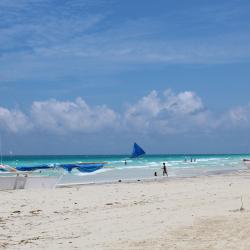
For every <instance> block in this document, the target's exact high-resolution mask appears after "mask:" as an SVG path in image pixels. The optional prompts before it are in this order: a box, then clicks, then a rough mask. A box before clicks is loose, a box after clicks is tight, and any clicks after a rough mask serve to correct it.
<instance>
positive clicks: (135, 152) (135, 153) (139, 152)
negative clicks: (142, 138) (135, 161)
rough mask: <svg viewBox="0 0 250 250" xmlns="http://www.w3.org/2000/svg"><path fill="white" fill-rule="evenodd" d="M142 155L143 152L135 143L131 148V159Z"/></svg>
mask: <svg viewBox="0 0 250 250" xmlns="http://www.w3.org/2000/svg"><path fill="white" fill-rule="evenodd" d="M144 154H145V151H144V150H143V149H142V148H141V147H140V146H139V145H138V144H137V143H134V148H133V152H132V155H131V158H136V157H138V156H140V155H144Z"/></svg>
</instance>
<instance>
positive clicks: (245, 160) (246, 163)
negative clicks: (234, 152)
mask: <svg viewBox="0 0 250 250" xmlns="http://www.w3.org/2000/svg"><path fill="white" fill-rule="evenodd" d="M243 163H244V164H245V165H246V166H247V167H248V168H249V169H250V159H243Z"/></svg>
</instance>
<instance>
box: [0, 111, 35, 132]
mask: <svg viewBox="0 0 250 250" xmlns="http://www.w3.org/2000/svg"><path fill="white" fill-rule="evenodd" d="M0 128H2V129H5V130H7V131H9V132H14V133H17V132H26V131H27V130H30V129H31V128H32V124H31V123H30V121H29V119H28V117H27V116H26V115H25V114H24V113H22V112H21V111H18V110H9V109H6V108H3V107H0Z"/></svg>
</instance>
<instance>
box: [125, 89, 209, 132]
mask: <svg viewBox="0 0 250 250" xmlns="http://www.w3.org/2000/svg"><path fill="white" fill-rule="evenodd" d="M208 114H209V113H208V112H207V111H205V110H204V109H203V103H202V100H201V98H200V97H199V96H197V95H196V94H195V93H194V92H191V91H185V92H181V93H178V94H175V93H173V92H172V91H171V90H167V91H165V92H164V93H163V94H162V95H159V94H158V92H157V91H155V90H154V91H152V92H151V93H150V94H149V95H148V96H145V97H143V98H142V99H141V100H139V101H138V102H137V103H136V104H135V105H133V106H130V107H129V108H128V110H127V111H126V113H125V122H126V123H127V124H128V126H132V127H135V128H136V129H138V130H139V131H144V130H145V129H146V130H153V131H156V132H160V133H178V132H183V131H186V130H188V129H190V128H191V127H197V126H203V125H204V124H206V123H207V118H208Z"/></svg>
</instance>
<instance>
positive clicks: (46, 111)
mask: <svg viewBox="0 0 250 250" xmlns="http://www.w3.org/2000/svg"><path fill="white" fill-rule="evenodd" d="M249 127H250V104H248V105H246V106H239V107H236V108H232V109H230V110H228V111H225V112H224V113H222V114H221V115H216V114H214V113H213V112H211V111H209V110H207V109H205V108H204V105H203V102H202V99H201V98H200V97H199V96H198V95H197V94H196V93H195V92H192V91H183V92H180V93H174V92H173V91H171V90H166V91H163V92H162V93H159V92H157V91H156V90H153V91H151V92H150V93H149V94H148V95H146V96H144V97H142V98H141V99H139V100H138V101H137V102H136V103H135V104H133V105H130V106H129V107H127V109H126V110H125V111H124V112H121V113H117V112H115V111H114V110H113V109H111V108H109V107H107V106H106V105H100V106H90V105H88V104H87V103H86V102H85V101H84V100H83V99H82V98H80V97H79V98H77V99H76V100H75V101H59V100H56V99H50V100H45V101H35V102H33V104H32V105H31V108H30V111H29V112H28V113H27V114H25V113H24V112H22V111H19V110H15V109H14V110H11V109H7V108H3V107H0V128H1V129H2V130H3V129H4V130H6V131H9V132H13V133H22V132H29V131H32V130H33V131H34V130H35V131H47V132H49V133H51V134H53V133H54V134H58V133H69V134H70V133H96V132H101V131H102V132H103V131H105V130H106V129H111V130H115V131H117V132H121V133H124V131H126V132H129V133H130V132H136V133H149V134H152V133H153V134H180V133H190V132H207V131H216V130H218V131H219V130H221V129H229V130H231V129H235V128H249Z"/></svg>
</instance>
